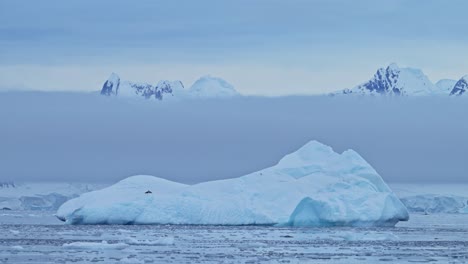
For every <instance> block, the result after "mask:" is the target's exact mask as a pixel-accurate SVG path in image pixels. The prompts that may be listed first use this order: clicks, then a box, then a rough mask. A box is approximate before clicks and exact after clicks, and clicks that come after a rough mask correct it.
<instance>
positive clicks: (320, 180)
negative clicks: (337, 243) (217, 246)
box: [57, 141, 409, 226]
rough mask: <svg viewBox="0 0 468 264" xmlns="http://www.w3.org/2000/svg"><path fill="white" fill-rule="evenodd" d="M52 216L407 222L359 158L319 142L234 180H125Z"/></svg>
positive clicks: (117, 220)
mask: <svg viewBox="0 0 468 264" xmlns="http://www.w3.org/2000/svg"><path fill="white" fill-rule="evenodd" d="M148 191H150V192H148ZM57 217H58V218H59V219H61V220H63V221H66V223H68V224H202V225H289V226H393V225H395V224H396V223H397V222H398V221H405V220H408V218H409V216H408V212H407V210H406V208H405V206H404V205H403V204H402V203H401V201H400V200H399V199H398V198H397V197H396V196H395V194H394V193H393V192H392V191H391V190H390V188H389V187H388V186H387V185H386V184H385V183H384V181H383V180H382V178H381V177H380V176H379V174H378V173H377V172H376V171H375V170H374V169H373V168H372V167H371V166H370V165H369V164H368V163H367V162H366V161H365V160H364V159H363V158H362V157H361V156H359V154H357V153H356V152H354V151H352V150H347V151H345V152H343V153H342V154H338V153H336V152H334V151H333V150H332V149H331V148H330V147H328V146H325V145H323V144H321V143H319V142H317V141H311V142H309V143H307V144H306V145H305V146H303V147H302V148H300V149H299V150H297V151H296V152H294V153H291V154H289V155H287V156H285V157H284V158H283V159H281V160H280V162H279V163H278V164H277V165H275V166H273V167H270V168H267V169H264V170H261V171H258V172H254V173H251V174H248V175H245V176H242V177H239V178H234V179H227V180H218V181H211V182H204V183H199V184H195V185H185V184H181V183H176V182H171V181H168V180H164V179H161V178H158V177H154V176H133V177H129V178H127V179H124V180H122V181H120V182H118V183H116V184H114V185H112V186H110V187H108V188H104V189H102V190H99V191H93V192H89V193H85V194H83V195H81V196H80V197H78V198H75V199H72V200H70V201H68V202H66V203H65V204H63V205H62V206H61V207H60V208H59V210H58V212H57Z"/></svg>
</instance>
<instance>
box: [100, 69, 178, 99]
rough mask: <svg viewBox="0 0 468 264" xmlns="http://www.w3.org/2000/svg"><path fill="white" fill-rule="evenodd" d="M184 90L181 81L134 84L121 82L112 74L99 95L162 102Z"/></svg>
mask: <svg viewBox="0 0 468 264" xmlns="http://www.w3.org/2000/svg"><path fill="white" fill-rule="evenodd" d="M183 89H184V85H183V84H182V82H181V81H167V80H164V81H160V82H159V83H158V84H156V85H151V84H148V83H136V82H129V81H122V80H121V79H120V77H119V76H118V75H117V74H115V73H112V74H111V75H110V76H109V79H107V81H106V82H105V83H104V85H103V87H102V89H101V94H102V95H107V96H111V95H114V96H128V97H131V96H136V97H138V96H140V97H143V98H145V99H157V100H162V99H163V98H165V97H168V96H174V95H175V94H178V93H179V91H181V90H183Z"/></svg>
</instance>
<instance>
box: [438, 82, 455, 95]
mask: <svg viewBox="0 0 468 264" xmlns="http://www.w3.org/2000/svg"><path fill="white" fill-rule="evenodd" d="M456 83H457V81H456V80H451V79H442V80H439V81H438V82H436V84H435V86H436V87H437V88H439V90H440V91H441V92H443V93H446V94H450V92H451V91H452V90H453V87H454V86H455V84H456Z"/></svg>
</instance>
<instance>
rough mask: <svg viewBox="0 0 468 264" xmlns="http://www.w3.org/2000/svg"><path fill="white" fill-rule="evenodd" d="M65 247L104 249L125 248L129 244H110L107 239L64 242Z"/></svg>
mask: <svg viewBox="0 0 468 264" xmlns="http://www.w3.org/2000/svg"><path fill="white" fill-rule="evenodd" d="M63 247H64V248H67V249H82V250H92V249H97V250H102V249H124V248H126V247H128V245H127V244H125V243H114V244H109V243H107V241H101V242H72V243H66V244H63Z"/></svg>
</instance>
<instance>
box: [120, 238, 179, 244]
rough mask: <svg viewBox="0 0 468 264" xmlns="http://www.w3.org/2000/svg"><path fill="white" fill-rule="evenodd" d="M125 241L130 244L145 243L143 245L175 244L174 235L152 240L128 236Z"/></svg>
mask: <svg viewBox="0 0 468 264" xmlns="http://www.w3.org/2000/svg"><path fill="white" fill-rule="evenodd" d="M125 243H127V244H129V245H143V246H160V245H174V237H158V238H155V239H151V240H146V239H144V240H140V239H136V238H133V237H130V238H127V240H125Z"/></svg>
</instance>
